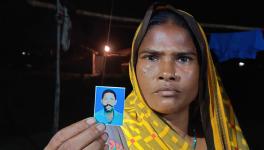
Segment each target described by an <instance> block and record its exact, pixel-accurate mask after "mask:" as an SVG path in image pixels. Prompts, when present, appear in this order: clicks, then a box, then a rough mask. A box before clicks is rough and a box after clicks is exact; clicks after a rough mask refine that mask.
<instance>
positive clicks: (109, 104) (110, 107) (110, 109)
mask: <svg viewBox="0 0 264 150" xmlns="http://www.w3.org/2000/svg"><path fill="white" fill-rule="evenodd" d="M119 93H120V92H119ZM97 94H98V93H97ZM117 94H118V93H116V92H115V91H114V90H112V89H109V88H108V89H105V90H103V91H102V94H101V97H100V104H101V106H102V107H103V108H102V109H100V110H98V109H97V110H98V111H95V118H96V120H97V121H98V122H101V123H104V124H108V125H122V123H123V114H122V112H123V111H122V112H118V111H117V110H116V109H115V107H116V106H117V105H118V104H119V103H120V105H123V103H124V102H122V101H123V100H122V99H121V100H120V102H119V101H118V95H117ZM121 94H122V93H121ZM96 97H97V99H99V98H98V97H99V96H96ZM119 97H120V96H119ZM98 101H99V100H97V101H96V103H99V102H98ZM100 104H96V105H100ZM95 107H96V106H95ZM119 107H120V106H119ZM95 110H96V109H95Z"/></svg>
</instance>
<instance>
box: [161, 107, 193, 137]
mask: <svg viewBox="0 0 264 150" xmlns="http://www.w3.org/2000/svg"><path fill="white" fill-rule="evenodd" d="M161 116H162V118H163V119H164V120H165V121H166V122H167V123H168V124H169V125H170V126H171V127H172V128H173V129H174V130H175V131H176V132H177V133H178V134H179V135H180V136H181V137H183V138H184V137H185V136H186V135H187V134H188V123H189V108H187V109H185V110H183V111H180V112H175V113H173V114H166V115H164V114H163V115H161Z"/></svg>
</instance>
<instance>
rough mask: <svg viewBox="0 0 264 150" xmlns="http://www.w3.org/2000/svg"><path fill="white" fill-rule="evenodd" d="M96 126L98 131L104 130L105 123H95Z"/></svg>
mask: <svg viewBox="0 0 264 150" xmlns="http://www.w3.org/2000/svg"><path fill="white" fill-rule="evenodd" d="M96 128H97V129H98V130H99V131H104V130H105V125H103V124H97V125H96Z"/></svg>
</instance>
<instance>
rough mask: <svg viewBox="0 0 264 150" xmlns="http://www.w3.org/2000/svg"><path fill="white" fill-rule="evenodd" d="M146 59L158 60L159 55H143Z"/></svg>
mask: <svg viewBox="0 0 264 150" xmlns="http://www.w3.org/2000/svg"><path fill="white" fill-rule="evenodd" d="M143 58H144V59H147V60H150V61H156V60H158V57H157V56H156V55H145V56H143Z"/></svg>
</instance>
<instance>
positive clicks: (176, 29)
mask: <svg viewBox="0 0 264 150" xmlns="http://www.w3.org/2000/svg"><path fill="white" fill-rule="evenodd" d="M146 48H147V49H157V50H159V49H174V48H176V49H179V50H184V51H186V50H187V51H192V52H193V51H194V52H195V51H196V50H195V49H196V48H195V44H194V42H193V39H192V37H191V35H190V34H189V32H188V31H187V29H185V28H183V27H181V26H177V25H175V24H160V25H155V26H152V27H151V28H150V29H149V30H148V31H147V34H146V35H145V37H144V38H143V41H142V43H141V45H140V49H139V50H140V51H142V49H146Z"/></svg>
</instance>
